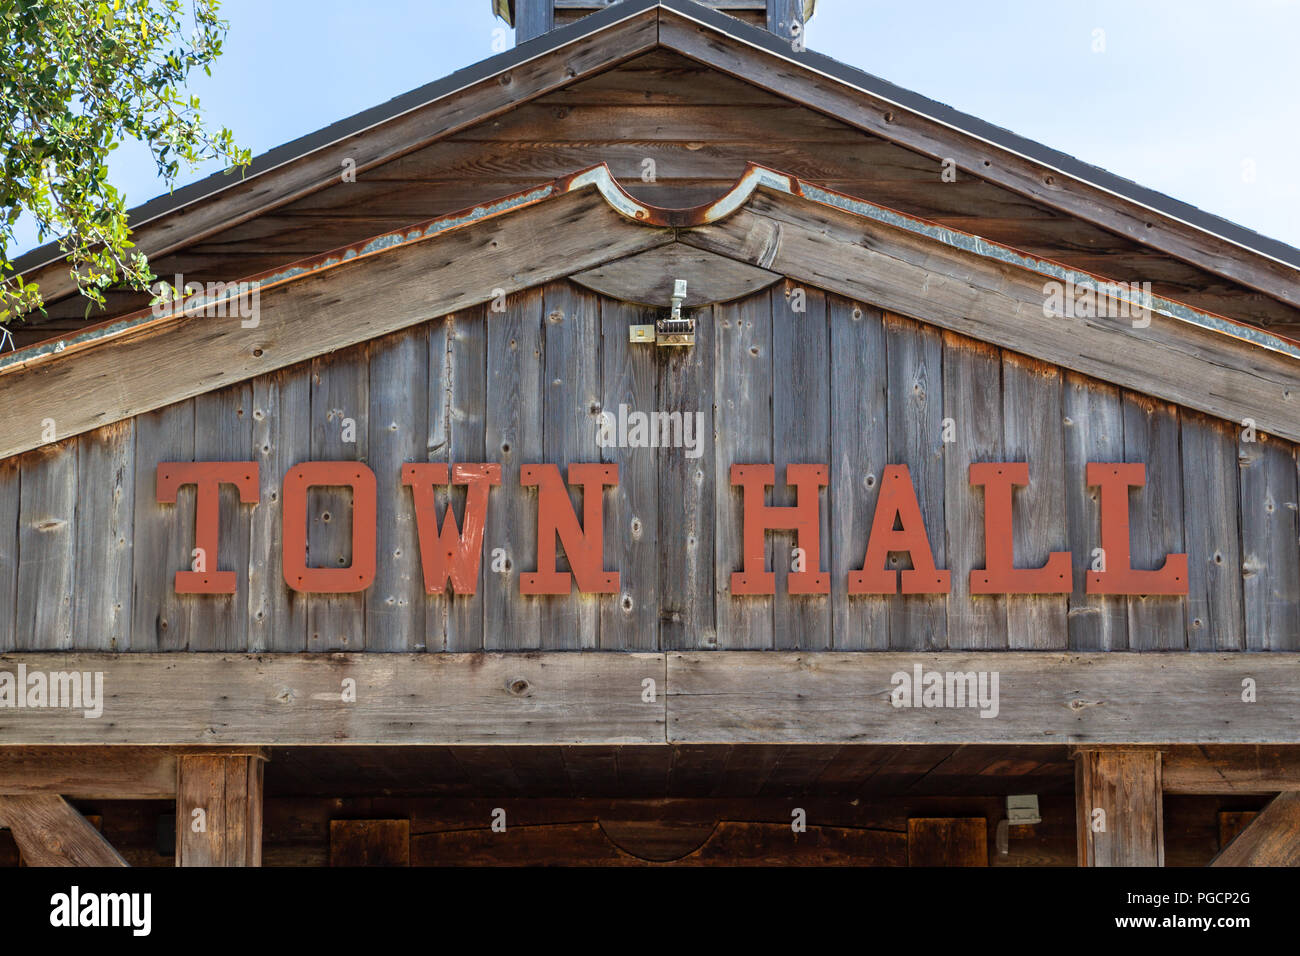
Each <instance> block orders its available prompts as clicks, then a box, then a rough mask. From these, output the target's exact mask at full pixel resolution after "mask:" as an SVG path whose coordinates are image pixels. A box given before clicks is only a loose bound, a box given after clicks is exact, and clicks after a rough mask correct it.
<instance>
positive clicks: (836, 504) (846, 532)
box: [823, 296, 890, 651]
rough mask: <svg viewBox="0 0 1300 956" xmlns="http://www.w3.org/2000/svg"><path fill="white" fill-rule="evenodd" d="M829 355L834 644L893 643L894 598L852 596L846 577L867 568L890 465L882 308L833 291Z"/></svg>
mask: <svg viewBox="0 0 1300 956" xmlns="http://www.w3.org/2000/svg"><path fill="white" fill-rule="evenodd" d="M827 308H828V317H827V318H828V321H829V323H830V350H831V351H830V354H831V383H830V401H831V413H830V414H831V429H830V459H829V463H830V477H831V486H830V491H829V495H830V521H831V531H830V536H829V537H828V538H825V539H823V540H824V541H825V542H826V544H825V547H828V548H829V549H830V555H829V558H828V560H829V567H830V570H831V615H832V643H833V645H834V647H835V649H836V650H846V651H847V650H885V649H886V648H888V647H889V605H890V599H889V598H887V597H884V596H879V595H870V594H864V595H859V596H855V597H853V598H849V596H848V580H849V574H850V573H851V572H852V571H857V570H861V568H862V558H863V556H864V555H865V554H866V549H867V545H866V541H867V536H868V534H869V533H870V531H871V519H872V517H873V516H874V515H875V511H876V499H877V497H878V496H879V489H880V481H881V476H882V475H883V474H884V467H885V465H887V464H889V463H890V462H889V449H888V437H887V436H888V432H887V429H886V423H887V421H888V414H887V408H886V402H887V388H886V386H887V373H886V362H885V329H884V323H883V316H882V315H881V313H880V310H879V309H875V308H872V307H871V306H866V305H862V304H860V303H857V302H850V301H849V300H847V299H843V298H841V297H839V296H828V297H827Z"/></svg>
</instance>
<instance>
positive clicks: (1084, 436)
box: [1062, 372, 1128, 651]
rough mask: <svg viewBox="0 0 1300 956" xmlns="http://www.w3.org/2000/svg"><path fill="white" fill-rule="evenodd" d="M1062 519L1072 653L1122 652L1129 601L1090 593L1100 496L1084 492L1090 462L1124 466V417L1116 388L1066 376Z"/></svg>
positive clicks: (1098, 542)
mask: <svg viewBox="0 0 1300 956" xmlns="http://www.w3.org/2000/svg"><path fill="white" fill-rule="evenodd" d="M1062 406H1063V412H1064V424H1065V429H1064V441H1065V480H1066V491H1065V508H1066V511H1065V516H1066V522H1067V524H1068V526H1069V535H1070V551H1071V552H1072V553H1073V558H1074V560H1073V565H1074V589H1073V590H1072V591H1071V592H1070V598H1069V612H1068V613H1069V630H1070V649H1071V650H1076V651H1121V650H1124V649H1125V648H1127V647H1128V602H1127V601H1126V600H1125V599H1124V598H1122V597H1110V596H1106V595H1098V594H1088V593H1087V578H1086V575H1087V573H1088V570H1089V569H1090V568H1091V567H1092V562H1093V557H1092V552H1093V549H1094V548H1100V547H1101V497H1100V495H1101V493H1100V491H1099V490H1098V489H1096V488H1089V487H1088V477H1087V475H1088V462H1090V461H1101V462H1105V461H1123V459H1124V416H1123V411H1122V407H1121V404H1120V397H1119V389H1117V388H1114V387H1112V386H1110V385H1104V384H1102V383H1101V382H1097V381H1094V380H1092V379H1089V378H1085V377H1084V376H1082V375H1078V374H1076V373H1074V372H1066V373H1065V380H1064V386H1063V397H1062Z"/></svg>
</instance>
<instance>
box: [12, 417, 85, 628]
mask: <svg viewBox="0 0 1300 956" xmlns="http://www.w3.org/2000/svg"><path fill="white" fill-rule="evenodd" d="M78 450H79V443H78V442H77V440H75V439H65V440H64V441H61V442H58V443H57V444H52V445H48V446H46V447H44V448H42V449H40V450H38V451H37V452H36V453H35V454H32V455H29V456H27V457H26V458H24V459H23V466H22V469H23V472H22V478H21V482H20V484H21V493H20V498H19V501H20V505H19V513H18V554H19V562H18V601H17V604H16V607H17V608H18V609H19V611H18V620H17V635H18V640H17V645H18V646H19V647H26V648H31V649H33V650H67V649H68V648H71V647H72V646H73V639H72V625H73V608H72V600H73V596H74V595H75V594H76V583H77V582H76V547H77V527H76V511H77V453H78Z"/></svg>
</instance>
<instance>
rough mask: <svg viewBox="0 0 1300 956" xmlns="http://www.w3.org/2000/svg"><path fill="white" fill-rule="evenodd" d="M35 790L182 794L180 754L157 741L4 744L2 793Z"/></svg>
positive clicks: (114, 796) (117, 795)
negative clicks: (139, 744)
mask: <svg viewBox="0 0 1300 956" xmlns="http://www.w3.org/2000/svg"><path fill="white" fill-rule="evenodd" d="M33 793H60V794H63V795H65V796H69V797H75V798H78V799H83V800H166V799H170V798H171V797H174V796H175V795H176V754H175V752H173V751H171V750H167V749H162V748H154V747H73V748H51V747H3V748H0V794H4V795H21V794H33Z"/></svg>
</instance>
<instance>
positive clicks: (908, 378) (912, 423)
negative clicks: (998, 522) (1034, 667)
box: [884, 312, 960, 650]
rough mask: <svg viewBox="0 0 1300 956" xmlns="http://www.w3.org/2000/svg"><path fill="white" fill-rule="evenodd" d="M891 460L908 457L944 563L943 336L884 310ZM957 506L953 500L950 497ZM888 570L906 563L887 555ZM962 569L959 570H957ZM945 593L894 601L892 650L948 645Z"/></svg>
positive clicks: (933, 545)
mask: <svg viewBox="0 0 1300 956" xmlns="http://www.w3.org/2000/svg"><path fill="white" fill-rule="evenodd" d="M884 325H885V352H886V355H887V365H888V380H889V386H888V398H887V405H886V408H887V414H888V433H889V460H890V462H907V464H908V466H909V469H910V471H911V477H912V487H913V489H914V490H915V492H916V500H917V503H918V504H919V505H920V506H921V514H922V516H923V517H924V518H925V529H926V534H927V536H928V538H929V540H930V551H931V553H932V554H933V555H934V563H935V567H938V568H947V567H948V563H947V561H948V555H947V541H946V536H945V535H944V512H945V509H946V508H947V502H946V500H945V498H944V466H943V449H944V442H943V417H944V416H943V408H944V405H943V341H942V339H941V337H940V333H939V330H938V329H936V328H934V327H933V326H929V325H923V324H921V323H919V322H915V321H913V320H912V319H908V318H905V317H903V316H900V315H894V314H892V313H889V312H886V313H885V320H884ZM954 505H956V502H954ZM887 567H889V568H890V569H891V570H896V571H897V570H903V569H905V568H910V567H911V564H904V563H903V562H902V561H901V560H900V559H899V556H898V555H897V554H891V555H890V556H889V559H888V564H887ZM959 573H960V572H959ZM947 606H948V601H947V597H946V596H945V595H908V596H907V597H906V598H905V599H902V600H896V601H894V602H893V604H892V607H891V612H890V622H889V644H890V647H892V648H896V649H902V648H914V649H917V650H921V649H925V650H938V649H941V648H943V647H946V646H947V644H948V621H947Z"/></svg>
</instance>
